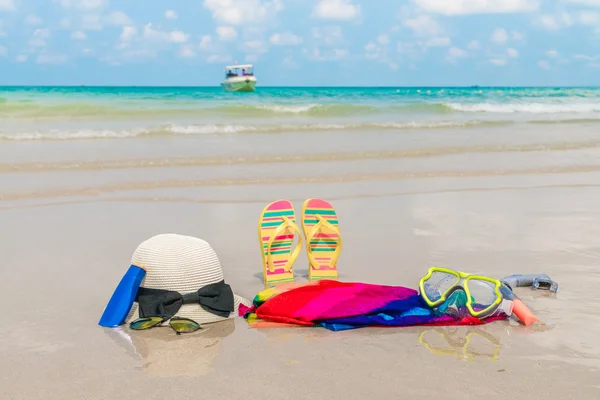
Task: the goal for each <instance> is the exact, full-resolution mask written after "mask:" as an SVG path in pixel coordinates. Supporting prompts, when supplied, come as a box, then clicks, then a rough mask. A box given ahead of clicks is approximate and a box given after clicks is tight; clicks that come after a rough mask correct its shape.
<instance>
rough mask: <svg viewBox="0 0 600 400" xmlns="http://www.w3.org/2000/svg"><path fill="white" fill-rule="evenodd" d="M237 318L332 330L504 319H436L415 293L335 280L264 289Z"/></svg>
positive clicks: (257, 323)
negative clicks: (241, 316) (242, 317)
mask: <svg viewBox="0 0 600 400" xmlns="http://www.w3.org/2000/svg"><path fill="white" fill-rule="evenodd" d="M240 315H243V316H244V318H246V319H247V320H248V322H249V323H250V325H251V326H252V327H257V328H259V327H267V326H277V325H278V324H282V325H286V326H290V325H291V326H322V327H324V328H327V329H329V330H333V331H339V330H347V329H355V328H360V327H366V326H382V327H386V326H387V327H399V326H414V325H480V324H484V323H488V322H491V321H495V320H498V319H505V318H506V316H504V315H501V316H496V317H491V318H486V319H485V320H481V319H478V318H475V317H471V316H468V317H465V318H457V317H453V316H451V315H436V314H435V313H434V311H433V309H431V308H430V307H429V306H428V305H427V304H426V303H425V302H424V301H423V300H422V299H421V296H420V295H419V293H418V292H417V291H416V290H414V289H410V288H406V287H403V286H384V285H373V284H367V283H359V282H339V281H333V280H322V281H318V282H310V283H305V284H300V283H293V284H288V285H281V286H276V287H274V288H270V289H265V290H263V291H261V292H259V293H258V294H257V295H256V297H255V298H254V302H253V305H252V307H250V308H247V307H240ZM274 323H275V324H274Z"/></svg>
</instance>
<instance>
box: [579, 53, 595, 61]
mask: <svg viewBox="0 0 600 400" xmlns="http://www.w3.org/2000/svg"><path fill="white" fill-rule="evenodd" d="M573 58H575V59H577V60H586V61H596V60H598V59H600V56H593V57H591V56H588V55H586V54H576V55H574V56H573Z"/></svg>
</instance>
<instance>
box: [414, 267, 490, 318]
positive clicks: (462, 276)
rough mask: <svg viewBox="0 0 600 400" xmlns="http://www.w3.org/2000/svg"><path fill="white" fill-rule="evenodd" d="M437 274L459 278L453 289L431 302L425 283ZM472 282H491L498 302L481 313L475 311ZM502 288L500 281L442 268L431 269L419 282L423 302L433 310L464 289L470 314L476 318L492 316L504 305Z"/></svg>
mask: <svg viewBox="0 0 600 400" xmlns="http://www.w3.org/2000/svg"><path fill="white" fill-rule="evenodd" d="M435 272H441V273H445V274H449V275H453V276H455V277H456V278H457V280H456V283H455V284H454V285H452V287H450V288H449V289H448V290H446V291H445V292H444V293H442V295H441V297H440V298H439V299H438V300H436V301H431V300H429V298H428V297H427V295H426V294H425V293H426V292H425V281H427V280H428V279H429V278H431V276H432V275H433V274H434V273H435ZM472 280H478V281H486V282H490V283H492V284H494V292H495V293H496V300H495V301H494V302H493V303H492V304H491V305H489V306H488V307H486V308H484V309H483V310H480V311H475V309H474V308H473V300H472V297H471V291H470V290H469V281H472ZM500 287H502V283H500V281H499V280H498V279H494V278H490V277H488V276H481V275H471V274H467V273H466V272H462V271H454V270H451V269H447V268H441V267H431V268H429V271H428V272H427V275H425V276H424V277H423V278H421V280H420V281H419V290H420V291H421V297H422V298H423V300H425V302H426V303H427V305H428V306H429V307H431V308H434V307H437V306H439V305H440V304H442V303H444V302H445V301H446V300H447V298H448V297H450V295H451V294H452V293H454V292H455V291H456V290H458V289H463V290H464V291H465V293H466V295H467V309H468V310H469V313H470V314H471V315H472V316H474V317H485V316H488V315H490V314H491V313H493V312H494V311H496V309H497V308H498V306H499V305H500V303H502V293H500Z"/></svg>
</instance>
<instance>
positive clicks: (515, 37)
mask: <svg viewBox="0 0 600 400" xmlns="http://www.w3.org/2000/svg"><path fill="white" fill-rule="evenodd" d="M523 37H524V36H523V34H522V33H521V32H519V31H510V38H511V39H512V40H514V41H515V42H518V41H521V40H523Z"/></svg>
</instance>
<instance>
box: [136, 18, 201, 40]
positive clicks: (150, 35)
mask: <svg viewBox="0 0 600 400" xmlns="http://www.w3.org/2000/svg"><path fill="white" fill-rule="evenodd" d="M142 36H143V37H144V39H146V40H150V41H152V42H171V43H184V42H186V41H187V40H188V39H189V37H190V35H188V34H186V33H185V32H182V31H171V32H166V31H161V30H158V29H154V28H152V24H151V23H150V24H146V25H145V26H144V31H143V33H142Z"/></svg>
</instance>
